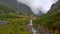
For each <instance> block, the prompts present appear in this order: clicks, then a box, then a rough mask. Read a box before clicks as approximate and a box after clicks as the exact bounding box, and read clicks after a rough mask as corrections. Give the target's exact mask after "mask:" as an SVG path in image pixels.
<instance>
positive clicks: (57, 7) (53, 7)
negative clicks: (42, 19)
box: [48, 0, 60, 13]
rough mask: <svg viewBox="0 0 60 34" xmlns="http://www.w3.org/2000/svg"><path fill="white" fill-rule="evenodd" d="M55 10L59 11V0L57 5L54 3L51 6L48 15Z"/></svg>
mask: <svg viewBox="0 0 60 34" xmlns="http://www.w3.org/2000/svg"><path fill="white" fill-rule="evenodd" d="M55 10H59V11H60V0H59V1H58V2H57V3H55V4H53V5H52V7H51V9H50V10H49V11H48V13H51V12H53V11H55Z"/></svg>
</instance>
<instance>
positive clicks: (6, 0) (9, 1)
mask: <svg viewBox="0 0 60 34" xmlns="http://www.w3.org/2000/svg"><path fill="white" fill-rule="evenodd" d="M0 4H1V5H4V6H6V7H11V8H15V10H16V13H17V14H18V15H33V12H32V11H31V9H30V8H29V7H28V6H27V5H25V4H23V3H18V2H17V0H0Z"/></svg>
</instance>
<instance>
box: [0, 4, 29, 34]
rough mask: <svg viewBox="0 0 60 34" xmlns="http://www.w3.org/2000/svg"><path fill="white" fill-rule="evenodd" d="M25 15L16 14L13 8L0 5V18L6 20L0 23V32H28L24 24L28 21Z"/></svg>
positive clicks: (26, 33) (22, 33)
mask: <svg viewBox="0 0 60 34" xmlns="http://www.w3.org/2000/svg"><path fill="white" fill-rule="evenodd" d="M27 18H28V17H27V16H20V15H17V13H16V10H15V9H14V8H10V7H5V6H2V5H0V20H5V21H8V23H7V24H4V25H0V34H29V33H28V31H26V25H27V24H28V22H29V18H28V19H27Z"/></svg>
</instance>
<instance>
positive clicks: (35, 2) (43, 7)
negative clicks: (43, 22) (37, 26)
mask: <svg viewBox="0 0 60 34" xmlns="http://www.w3.org/2000/svg"><path fill="white" fill-rule="evenodd" d="M17 1H18V2H21V3H24V4H26V5H28V6H29V7H30V8H31V9H32V11H33V12H34V14H38V13H39V10H40V11H42V12H43V13H47V11H48V10H50V8H51V5H52V4H54V3H56V2H57V1H58V0H17Z"/></svg>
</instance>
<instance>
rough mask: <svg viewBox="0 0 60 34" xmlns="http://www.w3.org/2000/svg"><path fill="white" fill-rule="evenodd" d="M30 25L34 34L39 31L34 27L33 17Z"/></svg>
mask: <svg viewBox="0 0 60 34" xmlns="http://www.w3.org/2000/svg"><path fill="white" fill-rule="evenodd" d="M29 26H31V28H32V32H33V34H36V32H37V31H36V29H35V28H34V27H33V24H32V19H30V23H29Z"/></svg>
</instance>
